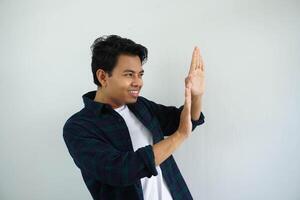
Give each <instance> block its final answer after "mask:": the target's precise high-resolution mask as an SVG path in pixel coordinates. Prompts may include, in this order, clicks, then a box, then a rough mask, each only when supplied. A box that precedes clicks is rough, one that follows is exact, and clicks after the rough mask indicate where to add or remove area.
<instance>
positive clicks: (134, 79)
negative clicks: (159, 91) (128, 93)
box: [131, 75, 143, 87]
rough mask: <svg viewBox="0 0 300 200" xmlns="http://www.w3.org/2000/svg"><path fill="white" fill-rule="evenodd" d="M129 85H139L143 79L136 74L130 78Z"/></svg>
mask: <svg viewBox="0 0 300 200" xmlns="http://www.w3.org/2000/svg"><path fill="white" fill-rule="evenodd" d="M131 85H132V86H134V87H141V86H142V85H143V80H142V78H141V77H139V76H138V75H135V76H134V78H133V79H132V82H131Z"/></svg>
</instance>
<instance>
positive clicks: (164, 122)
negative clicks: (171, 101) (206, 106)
mask: <svg viewBox="0 0 300 200" xmlns="http://www.w3.org/2000/svg"><path fill="white" fill-rule="evenodd" d="M143 99H144V101H145V103H146V104H147V105H148V107H149V109H151V111H152V112H154V114H155V116H156V117H157V119H158V121H159V123H160V127H161V129H162V132H163V134H164V136H170V135H172V134H173V133H174V132H175V131H176V130H177V128H178V126H179V121H180V114H181V111H182V110H183V105H182V106H180V107H179V108H177V107H175V106H165V105H162V104H157V103H155V102H153V101H150V100H148V99H145V98H143ZM194 102H196V101H194ZM194 104H195V103H194ZM192 109H193V100H192ZM191 112H193V111H191ZM194 119H196V120H194ZM194 119H193V118H192V119H191V121H192V131H193V130H194V129H195V128H196V127H197V126H198V125H201V124H203V123H204V120H205V116H204V114H203V113H202V112H201V113H200V116H199V117H198V118H194Z"/></svg>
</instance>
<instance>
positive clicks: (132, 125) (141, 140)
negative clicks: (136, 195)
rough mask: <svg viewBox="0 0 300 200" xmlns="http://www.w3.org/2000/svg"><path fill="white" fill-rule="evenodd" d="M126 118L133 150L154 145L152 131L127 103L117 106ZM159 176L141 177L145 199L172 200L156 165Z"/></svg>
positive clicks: (118, 110) (116, 109) (117, 109)
mask: <svg viewBox="0 0 300 200" xmlns="http://www.w3.org/2000/svg"><path fill="white" fill-rule="evenodd" d="M114 110H115V111H117V112H118V113H119V114H120V115H121V116H122V117H123V119H124V120H125V122H126V125H127V127H128V130H129V134H130V137H131V141H132V145H133V150H134V151H136V150H137V149H138V148H140V147H144V146H147V145H149V144H151V145H153V138H152V134H151V132H150V131H149V130H148V129H147V128H146V127H145V126H144V125H143V124H142V123H141V122H140V121H139V120H138V119H137V118H136V116H135V115H134V114H133V113H132V112H131V111H130V110H129V109H128V107H127V105H123V106H121V107H119V108H115V109H114ZM156 170H157V173H158V174H157V176H151V177H150V178H148V177H144V178H142V179H141V183H142V188H143V194H144V200H172V196H171V194H170V191H169V188H168V186H167V184H166V182H165V180H164V178H163V176H162V172H161V168H160V166H156Z"/></svg>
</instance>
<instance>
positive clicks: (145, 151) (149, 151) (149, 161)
mask: <svg viewBox="0 0 300 200" xmlns="http://www.w3.org/2000/svg"><path fill="white" fill-rule="evenodd" d="M137 152H138V154H139V155H140V156H141V157H142V159H143V160H144V162H145V164H146V167H147V168H148V170H149V172H150V173H149V174H148V175H147V177H148V178H150V177H151V176H152V175H154V176H156V175H157V174H158V173H157V170H156V166H155V160H154V153H153V147H152V145H147V146H145V147H142V148H140V149H138V150H137Z"/></svg>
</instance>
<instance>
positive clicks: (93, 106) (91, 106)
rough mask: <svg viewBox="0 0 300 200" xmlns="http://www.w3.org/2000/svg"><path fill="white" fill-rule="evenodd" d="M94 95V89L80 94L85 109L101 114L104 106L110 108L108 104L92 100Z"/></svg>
mask: <svg viewBox="0 0 300 200" xmlns="http://www.w3.org/2000/svg"><path fill="white" fill-rule="evenodd" d="M95 96H96V90H94V91H90V92H87V93H85V94H84V95H82V99H83V103H84V106H85V108H86V109H88V110H91V111H93V112H94V113H95V114H101V112H103V109H104V108H107V109H112V107H111V106H110V105H109V104H106V103H101V102H96V101H94V98H95Z"/></svg>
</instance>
